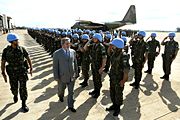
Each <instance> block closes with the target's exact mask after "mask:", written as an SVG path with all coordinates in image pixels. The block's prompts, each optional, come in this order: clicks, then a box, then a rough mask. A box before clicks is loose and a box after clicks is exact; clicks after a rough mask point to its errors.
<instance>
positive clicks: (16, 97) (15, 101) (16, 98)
mask: <svg viewBox="0 0 180 120" xmlns="http://www.w3.org/2000/svg"><path fill="white" fill-rule="evenodd" d="M13 100H14V103H17V101H18V96H17V95H14V98H13Z"/></svg>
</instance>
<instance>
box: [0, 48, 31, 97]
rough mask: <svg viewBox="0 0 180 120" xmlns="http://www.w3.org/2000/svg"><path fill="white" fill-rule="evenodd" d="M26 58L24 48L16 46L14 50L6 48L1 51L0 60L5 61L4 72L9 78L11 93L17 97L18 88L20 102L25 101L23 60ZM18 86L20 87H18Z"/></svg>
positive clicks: (25, 79) (25, 77)
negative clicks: (0, 58) (0, 57)
mask: <svg viewBox="0 0 180 120" xmlns="http://www.w3.org/2000/svg"><path fill="white" fill-rule="evenodd" d="M27 57H28V53H27V51H26V50H25V48H23V47H20V46H18V47H17V48H16V49H14V48H12V47H11V46H8V47H7V48H5V49H4V50H3V53H2V60H5V61H7V63H8V65H7V66H6V72H7V74H8V76H9V82H10V86H11V92H12V94H13V95H14V96H17V95H18V88H19V92H20V98H21V100H26V99H27V96H28V94H27V88H26V81H27V80H28V76H27V68H26V66H25V64H24V58H27ZM18 85H20V86H18Z"/></svg>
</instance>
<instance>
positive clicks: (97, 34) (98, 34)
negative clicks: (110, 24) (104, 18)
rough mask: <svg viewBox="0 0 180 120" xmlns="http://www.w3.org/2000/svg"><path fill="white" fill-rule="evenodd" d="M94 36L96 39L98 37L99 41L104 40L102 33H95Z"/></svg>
mask: <svg viewBox="0 0 180 120" xmlns="http://www.w3.org/2000/svg"><path fill="white" fill-rule="evenodd" d="M93 38H94V39H98V41H99V42H102V40H103V39H102V35H101V34H100V33H95V34H94V35H93Z"/></svg>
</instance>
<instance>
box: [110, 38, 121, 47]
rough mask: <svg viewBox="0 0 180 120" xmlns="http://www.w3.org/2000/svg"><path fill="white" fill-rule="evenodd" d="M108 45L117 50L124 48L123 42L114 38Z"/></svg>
mask: <svg viewBox="0 0 180 120" xmlns="http://www.w3.org/2000/svg"><path fill="white" fill-rule="evenodd" d="M110 44H111V45H114V46H115V47H117V48H124V41H123V40H122V39H120V38H114V39H113V40H112V42H110Z"/></svg>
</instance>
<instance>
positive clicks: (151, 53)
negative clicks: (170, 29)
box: [147, 39, 160, 74]
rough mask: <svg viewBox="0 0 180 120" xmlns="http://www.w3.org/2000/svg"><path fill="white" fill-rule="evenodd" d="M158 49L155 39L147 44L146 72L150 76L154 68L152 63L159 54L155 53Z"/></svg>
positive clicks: (157, 42)
mask: <svg viewBox="0 0 180 120" xmlns="http://www.w3.org/2000/svg"><path fill="white" fill-rule="evenodd" d="M157 47H158V48H160V43H159V41H157V40H156V39H152V40H151V41H148V42H147V49H148V63H147V64H148V70H147V72H148V73H150V74H151V72H152V69H153V67H154V61H155V58H156V56H157V55H158V54H159V53H157V52H156V49H157Z"/></svg>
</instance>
